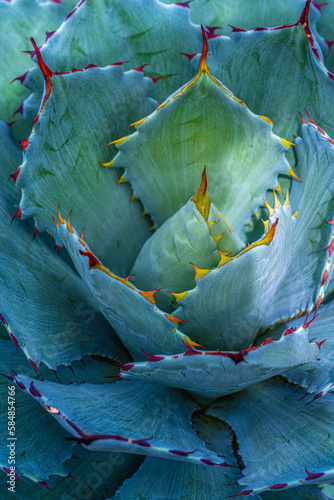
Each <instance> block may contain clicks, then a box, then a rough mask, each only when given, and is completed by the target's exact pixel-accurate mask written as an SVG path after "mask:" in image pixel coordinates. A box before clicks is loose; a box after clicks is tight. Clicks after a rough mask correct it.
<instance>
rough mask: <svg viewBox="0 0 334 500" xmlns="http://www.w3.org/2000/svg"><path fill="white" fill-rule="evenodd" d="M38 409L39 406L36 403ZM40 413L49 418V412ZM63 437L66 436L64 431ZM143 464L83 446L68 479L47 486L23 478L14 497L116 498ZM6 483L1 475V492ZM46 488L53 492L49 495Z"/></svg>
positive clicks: (134, 457) (70, 465) (69, 467)
mask: <svg viewBox="0 0 334 500" xmlns="http://www.w3.org/2000/svg"><path fill="white" fill-rule="evenodd" d="M27 398H28V396H27ZM29 399H30V398H29ZM30 401H31V400H30ZM34 406H35V407H36V404H35V405H34ZM40 410H41V411H42V412H43V413H44V415H45V413H46V412H45V411H44V410H42V409H40ZM49 420H51V424H52V419H51V417H50V418H49ZM56 425H57V424H56ZM62 434H64V431H63V432H62ZM142 461H143V458H142V457H141V456H139V455H130V454H125V453H113V452H109V453H108V452H94V453H92V452H91V451H89V450H86V449H85V448H83V447H82V446H75V448H74V449H73V458H70V459H68V460H66V468H67V470H68V471H69V473H68V474H67V476H66V477H62V476H55V475H52V476H50V478H49V480H48V481H47V483H46V482H45V481H44V484H34V483H32V482H31V481H29V480H28V481H25V478H24V477H23V476H22V477H21V478H20V480H22V483H23V484H21V483H18V482H17V483H16V490H15V492H11V496H10V498H15V499H18V500H31V499H32V498H33V499H34V500H45V499H47V498H48V495H49V496H50V497H51V498H52V496H54V497H55V493H56V494H57V496H58V498H61V499H62V500H63V499H64V500H65V499H66V500H67V499H74V498H80V499H81V498H82V499H83V498H85V496H86V497H88V498H89V496H91V497H92V498H93V497H94V496H95V498H102V496H103V497H104V498H106V495H108V496H109V495H110V496H113V495H114V493H115V490H116V489H117V488H118V487H119V486H120V485H121V484H122V482H123V481H124V479H126V478H127V477H130V476H131V475H132V474H133V473H134V472H136V470H137V469H138V467H139V465H140V464H141V462H142ZM6 481H7V477H6V476H5V475H4V474H1V476H0V491H1V490H2V489H3V491H4V490H5V488H6V489H7V486H8V484H7V483H6ZM43 486H44V487H43ZM46 488H47V489H48V490H49V491H48V492H47V491H46ZM50 490H51V491H50ZM52 492H53V494H52Z"/></svg>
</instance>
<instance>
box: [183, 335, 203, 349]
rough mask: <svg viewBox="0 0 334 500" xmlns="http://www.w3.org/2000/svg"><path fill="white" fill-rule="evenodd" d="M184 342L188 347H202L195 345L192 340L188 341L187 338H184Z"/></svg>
mask: <svg viewBox="0 0 334 500" xmlns="http://www.w3.org/2000/svg"><path fill="white" fill-rule="evenodd" d="M184 340H185V341H186V342H187V344H188V345H190V347H195V346H197V347H203V346H202V345H201V344H196V342H193V341H192V340H190V338H189V337H184Z"/></svg>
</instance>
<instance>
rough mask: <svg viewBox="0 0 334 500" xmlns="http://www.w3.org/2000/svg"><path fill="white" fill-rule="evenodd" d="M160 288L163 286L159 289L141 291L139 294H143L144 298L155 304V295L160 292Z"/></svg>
mask: <svg viewBox="0 0 334 500" xmlns="http://www.w3.org/2000/svg"><path fill="white" fill-rule="evenodd" d="M159 290H161V288H158V289H157V290H150V291H149V292H139V295H141V296H142V297H144V299H146V300H148V301H149V302H150V303H151V304H153V305H154V304H155V300H154V297H153V295H154V294H155V293H157V292H159Z"/></svg>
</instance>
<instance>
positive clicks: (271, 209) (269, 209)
mask: <svg viewBox="0 0 334 500" xmlns="http://www.w3.org/2000/svg"><path fill="white" fill-rule="evenodd" d="M263 201H264V204H265V206H266V208H267V209H268V212H269V216H270V217H272V216H273V215H274V213H275V210H274V209H273V208H272V207H271V206H270V205H269V203H268V202H267V201H266V200H265V199H264V198H263Z"/></svg>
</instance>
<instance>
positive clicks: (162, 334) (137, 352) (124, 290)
mask: <svg viewBox="0 0 334 500" xmlns="http://www.w3.org/2000/svg"><path fill="white" fill-rule="evenodd" d="M57 226H58V234H59V235H60V237H61V239H62V241H63V243H64V245H65V246H66V248H67V250H68V252H69V254H70V256H71V258H72V260H73V263H74V265H75V267H76V269H77V271H78V273H79V274H80V276H81V277H82V279H83V280H84V282H85V283H86V285H87V286H88V288H89V289H90V291H91V292H92V294H93V296H94V297H95V298H96V299H97V301H98V303H99V306H100V309H101V310H102V312H103V314H104V315H105V317H106V318H107V319H108V321H109V322H110V324H111V325H112V326H113V328H114V329H115V330H116V332H117V334H118V335H119V337H120V338H121V340H122V342H123V343H124V345H125V346H126V347H127V348H128V349H129V351H130V352H131V354H132V355H133V356H134V357H136V359H145V357H146V356H145V354H143V352H142V351H143V349H144V350H145V351H149V352H150V353H152V354H154V353H155V352H161V350H162V351H163V352H164V353H168V354H172V353H177V352H179V351H180V349H182V342H189V343H190V344H191V341H190V340H189V338H188V337H187V336H186V335H184V334H182V333H181V332H180V331H179V330H178V329H177V328H176V326H177V323H178V320H177V318H174V317H173V316H170V315H169V314H167V313H164V312H163V311H161V310H160V309H158V307H157V306H156V304H155V299H154V293H155V291H156V290H153V291H149V292H142V291H140V290H139V289H137V288H136V287H135V286H134V285H132V283H130V282H129V280H128V279H123V278H120V277H119V276H117V275H115V274H113V273H112V272H111V271H110V270H109V269H108V268H106V267H105V266H104V265H103V264H101V262H100V261H99V260H98V259H97V258H96V257H95V255H94V254H93V253H92V252H91V251H90V249H89V248H88V246H87V244H86V243H85V241H84V240H83V239H82V238H79V236H78V234H77V232H76V231H75V229H73V228H72V226H71V225H70V224H69V221H67V222H66V221H65V220H64V219H62V218H60V221H59V225H58V223H57Z"/></svg>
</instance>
